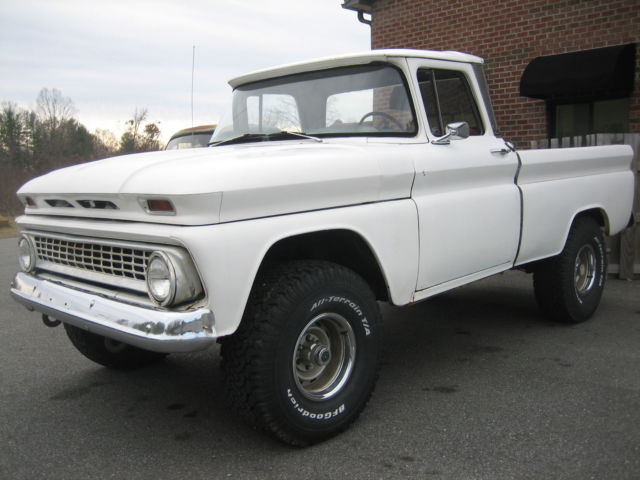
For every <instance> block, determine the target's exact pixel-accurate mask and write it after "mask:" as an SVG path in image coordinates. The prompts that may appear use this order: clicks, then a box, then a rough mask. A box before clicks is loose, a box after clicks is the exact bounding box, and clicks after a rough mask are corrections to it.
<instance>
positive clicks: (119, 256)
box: [28, 232, 158, 292]
mask: <svg viewBox="0 0 640 480" xmlns="http://www.w3.org/2000/svg"><path fill="white" fill-rule="evenodd" d="M28 236H29V237H30V238H31V241H32V242H33V245H34V247H35V250H36V268H38V269H40V270H45V271H49V272H55V273H60V274H64V275H68V276H70V277H74V278H79V279H82V280H88V281H91V282H96V283H101V284H104V285H108V286H115V287H120V288H125V289H129V290H135V291H138V292H146V285H145V281H146V267H147V262H148V260H149V257H150V255H151V253H152V252H153V251H155V250H157V249H158V246H156V245H145V244H133V243H128V242H120V241H116V240H103V239H95V238H84V237H71V236H66V235H58V234H49V233H46V234H44V233H39V232H29V233H28Z"/></svg>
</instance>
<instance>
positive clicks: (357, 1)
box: [342, 0, 375, 13]
mask: <svg viewBox="0 0 640 480" xmlns="http://www.w3.org/2000/svg"><path fill="white" fill-rule="evenodd" d="M373 2H375V0H344V1H343V3H342V8H346V9H347V10H355V11H356V12H366V13H371V5H373Z"/></svg>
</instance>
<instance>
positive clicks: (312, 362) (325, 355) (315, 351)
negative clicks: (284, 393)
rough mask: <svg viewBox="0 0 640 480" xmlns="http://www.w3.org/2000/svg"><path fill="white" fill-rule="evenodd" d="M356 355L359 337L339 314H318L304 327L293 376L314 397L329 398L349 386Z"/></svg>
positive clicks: (295, 356)
mask: <svg viewBox="0 0 640 480" xmlns="http://www.w3.org/2000/svg"><path fill="white" fill-rule="evenodd" d="M355 357H356V337H355V334H354V332H353V329H352V328H351V325H350V324H349V322H348V321H347V320H346V319H345V318H344V317H343V316H341V315H338V314H336V313H323V314H321V315H318V316H317V317H314V318H313V319H312V320H311V321H310V322H309V323H307V325H306V326H305V327H304V328H303V329H302V332H301V333H300V335H299V337H298V341H297V342H296V346H295V349H294V351H293V362H292V368H293V378H294V379H295V382H296V385H297V387H298V390H299V391H300V393H301V394H302V395H304V396H305V397H306V398H308V399H310V400H315V401H319V400H326V399H329V398H331V397H333V396H334V395H336V394H338V393H339V392H340V391H341V390H342V389H343V388H344V386H345V385H346V383H347V381H348V380H349V377H350V376H351V373H352V372H353V366H354V362H355Z"/></svg>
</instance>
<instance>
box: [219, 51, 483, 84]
mask: <svg viewBox="0 0 640 480" xmlns="http://www.w3.org/2000/svg"><path fill="white" fill-rule="evenodd" d="M390 57H417V58H431V59H435V60H448V61H451V62H464V63H484V60H483V59H482V58H480V57H476V56H475V55H470V54H468V53H461V52H453V51H446V52H441V51H435V50H412V49H402V48H398V49H386V50H369V51H366V52H359V53H351V54H346V55H337V56H334V57H325V58H319V59H315V60H307V61H304V62H296V63H289V64H286V65H280V66H278V67H273V68H267V69H265V70H257V71H255V72H251V73H247V74H245V75H240V76H239V77H235V78H232V79H231V80H229V85H231V87H232V88H236V87H238V86H239V85H243V84H245V83H251V82H257V81H260V80H266V79H268V78H274V77H282V76H285V75H292V74H295V73H302V72H310V71H314V70H324V69H327V68H335V67H345V66H349V65H362V64H367V63H371V62H376V61H378V62H381V61H382V62H384V61H386V60H388V59H389V58H390Z"/></svg>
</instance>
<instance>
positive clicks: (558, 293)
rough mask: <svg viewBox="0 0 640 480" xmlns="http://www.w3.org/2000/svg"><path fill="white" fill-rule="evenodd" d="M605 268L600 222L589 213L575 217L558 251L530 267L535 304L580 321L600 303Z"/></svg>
mask: <svg viewBox="0 0 640 480" xmlns="http://www.w3.org/2000/svg"><path fill="white" fill-rule="evenodd" d="M606 272H607V257H606V253H605V246H604V236H603V233H602V229H601V228H600V225H598V223H597V222H596V221H595V220H594V219H593V218H591V217H586V216H583V217H578V218H576V220H575V221H574V223H573V225H572V226H571V230H570V231H569V236H568V238H567V242H566V244H565V246H564V249H563V250H562V252H561V253H560V255H558V256H556V257H553V258H550V259H548V260H545V261H543V262H541V263H540V264H539V265H538V266H537V267H536V269H535V271H534V276H533V285H534V290H535V294H536V300H537V302H538V305H539V306H540V308H541V310H542V311H543V312H545V313H546V314H547V315H548V316H549V317H551V318H553V319H555V320H558V321H562V322H566V323H579V322H583V321H585V320H587V319H588V318H589V317H591V315H593V313H594V312H595V311H596V309H597V308H598V305H599V304H600V298H601V297H602V291H603V289H604V283H605V279H606Z"/></svg>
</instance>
